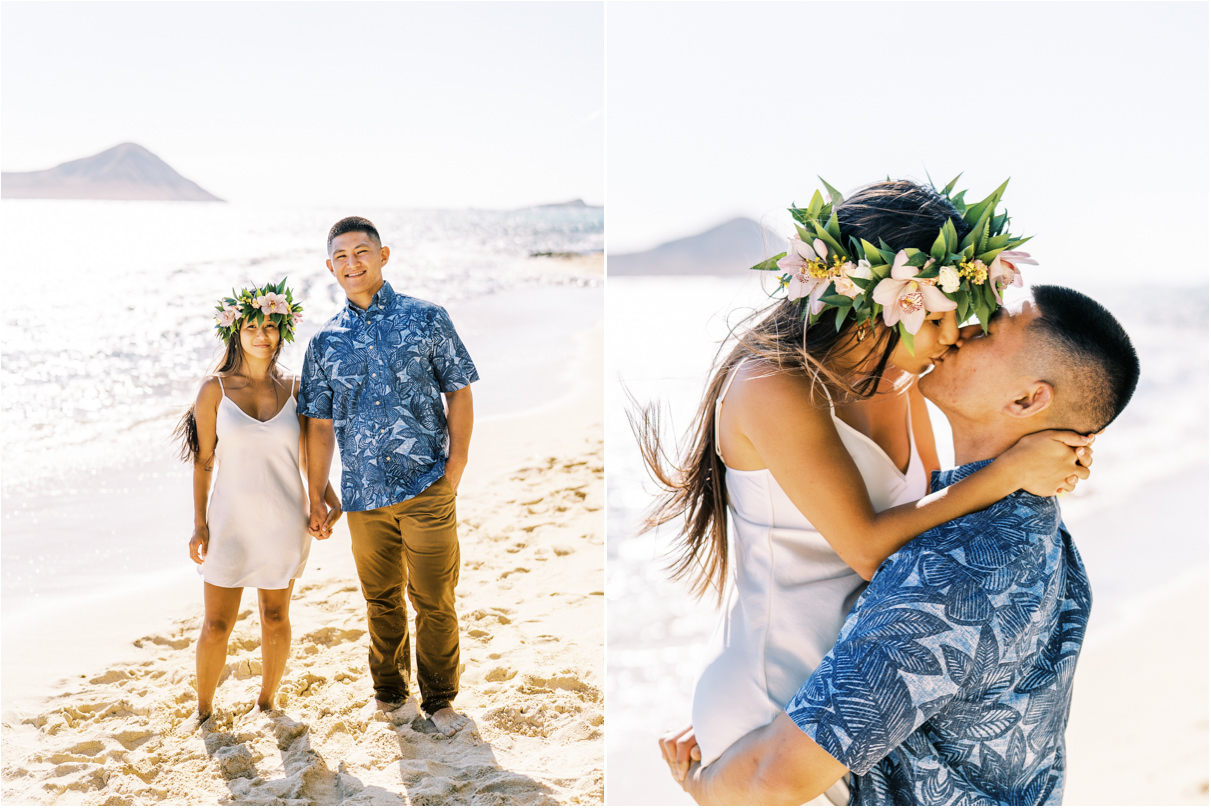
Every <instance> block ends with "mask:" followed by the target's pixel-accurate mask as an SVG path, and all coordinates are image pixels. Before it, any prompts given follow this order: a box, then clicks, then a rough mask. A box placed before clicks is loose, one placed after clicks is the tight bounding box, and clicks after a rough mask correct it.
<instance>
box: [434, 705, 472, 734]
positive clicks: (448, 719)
mask: <svg viewBox="0 0 1211 808" xmlns="http://www.w3.org/2000/svg"><path fill="white" fill-rule="evenodd" d="M429 720H430V721H432V722H433V726H435V727H437V731H438V732H440V733H441V734H442V735H445V736H446V737H447V738H449V737H451V736H453V735H454V733H456V732H458V731H459V730H460V729H462V728H463V727H465V726H466V725H467V717H466V716H465V715H459V714H458V713H456V712H454V708H453V707H443V708H441V709H440V710H438V711H437V712H435V713H433V714H432V715H430V716H429Z"/></svg>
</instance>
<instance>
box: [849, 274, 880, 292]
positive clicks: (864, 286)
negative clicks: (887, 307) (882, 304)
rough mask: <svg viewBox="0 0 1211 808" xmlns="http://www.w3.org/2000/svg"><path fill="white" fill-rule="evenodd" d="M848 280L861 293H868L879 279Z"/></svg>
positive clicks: (852, 278) (854, 278) (853, 278)
mask: <svg viewBox="0 0 1211 808" xmlns="http://www.w3.org/2000/svg"><path fill="white" fill-rule="evenodd" d="M850 280H851V281H853V284H854V286H856V287H858V288H859V289H861V290H862V291H863V292H867V291H870V287H872V286H874V285H875V284H876V283H878V282H879V279H878V278H874V277H871V278H856V277H851V278H850Z"/></svg>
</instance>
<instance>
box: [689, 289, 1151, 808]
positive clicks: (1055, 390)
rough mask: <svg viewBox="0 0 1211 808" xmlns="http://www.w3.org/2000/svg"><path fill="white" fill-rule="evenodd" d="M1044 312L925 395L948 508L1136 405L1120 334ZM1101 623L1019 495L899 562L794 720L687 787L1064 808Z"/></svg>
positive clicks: (1091, 315) (1050, 519)
mask: <svg viewBox="0 0 1211 808" xmlns="http://www.w3.org/2000/svg"><path fill="white" fill-rule="evenodd" d="M1033 292H1034V300H1033V301H1029V300H1027V301H1024V302H1022V303H1021V304H1019V305H1017V306H1010V307H1006V308H1004V309H1001V310H1000V311H998V312H997V314H996V315H994V317H993V319H992V321H991V323H990V324H989V331H988V334H987V335H984V334H982V333H981V332H980V329H979V327H975V328H974V329H964V332H963V335H962V336H963V340H962V341H961V347H957V348H953V349H952V350H951V351H950V352H949V353H948V354H946V355H945V356H944V357H943V358H942V361H940V362H939V363H938V364H937V365H936V366H935V367H934V369H933V370H932V371H931V372H930V373H929V374H927V375H925V376H923V377H921V380H920V382H919V383H920V389H921V392H922V393H923V394H924V395H925V396H926V397H927V398H929V399H930V400H931V401H933V402H934V403H935V404H937V406H938V407H939V408H940V409H941V410H942V412H943V413H945V414H946V416H947V418H948V419H949V421H950V424H951V427H952V430H953V433H954V446H955V461H956V462H957V463H959V464H961V465H960V466H959V467H958V468H956V469H951V470H949V471H944V472H940V473H937V474H935V476H934V479H933V487H934V489H935V490H936V489H938V488H941V487H944V486H947V485H951V484H952V483H954V482H955V481H957V480H959V479H962V478H963V477H965V476H967V475H969V474H971V473H973V472H974V471H976V470H977V469H979V468H981V467H983V466H984V465H987V464H988V463H989V462H991V460H992V459H993V458H995V457H996V456H997V455H999V454H1000V453H1001V452H1003V451H1005V450H1006V449H1008V448H1009V447H1010V446H1012V445H1013V444H1014V443H1015V442H1016V441H1017V440H1018V438H1020V437H1021V436H1023V435H1027V434H1030V433H1033V432H1038V431H1041V430H1044V429H1052V428H1063V429H1073V430H1076V431H1078V432H1082V433H1086V434H1088V433H1093V432H1098V431H1100V430H1102V429H1103V428H1105V426H1106V425H1107V424H1109V423H1110V422H1111V421H1112V420H1113V419H1114V418H1115V417H1116V416H1117V415H1118V414H1119V412H1121V411H1122V409H1123V407H1124V406H1126V404H1127V401H1128V400H1129V399H1130V398H1131V394H1132V392H1133V391H1134V389H1135V384H1136V381H1137V380H1138V378H1139V361H1138V359H1137V358H1136V355H1135V351H1134V349H1133V348H1132V346H1131V341H1130V339H1129V338H1128V337H1127V334H1126V333H1125V332H1124V331H1123V329H1122V327H1121V326H1120V325H1119V324H1118V322H1116V321H1115V319H1114V318H1113V316H1111V315H1110V313H1109V312H1107V311H1106V310H1105V309H1104V308H1102V307H1101V306H1100V305H1099V304H1098V303H1096V302H1095V301H1093V300H1092V299H1090V298H1088V297H1086V296H1085V295H1082V294H1081V293H1079V292H1075V291H1073V290H1071V289H1065V288H1063V287H1057V286H1038V287H1035V288H1034V290H1033ZM1044 380H1047V381H1044ZM1089 607H1090V591H1089V582H1088V580H1087V579H1086V577H1085V570H1084V567H1083V565H1082V564H1081V559H1080V556H1079V555H1078V554H1077V551H1076V547H1075V546H1074V545H1073V543H1072V539H1071V537H1070V536H1069V535H1068V531H1067V529H1066V528H1065V527H1064V525H1063V522H1062V521H1061V520H1060V512H1059V507H1058V505H1057V503H1056V500H1055V498H1054V497H1051V498H1042V497H1036V496H1033V495H1031V494H1028V493H1026V492H1024V491H1018V492H1016V493H1015V494H1013V495H1011V496H1009V497H1007V498H1005V499H1003V500H1001V501H1000V502H998V503H996V504H994V505H993V506H992V507H990V508H988V509H986V510H984V511H980V512H978V513H974V514H970V515H968V516H965V517H962V518H960V519H956V520H954V521H952V522H949V523H947V524H944V525H942V526H940V527H938V528H935V529H933V530H930V531H927V532H926V533H924V534H922V535H921V536H919V537H917V538H916V539H914V540H913V541H912V542H910V543H909V544H907V545H905V546H904V547H903V548H902V549H901V550H900V551H899V552H897V553H895V554H894V555H892V556H891V557H890V558H888V559H887V561H885V562H884V563H883V565H882V566H881V567H880V568H879V570H878V572H877V573H876V574H875V576H874V577H873V578H872V580H871V582H870V586H869V587H867V589H866V591H865V592H864V593H863V594H862V596H861V597H860V598H859V600H858V602H857V604H856V605H855V606H854V608H853V611H851V612H850V614H849V617H848V618H847V619H846V622H845V625H844V626H843V627H842V629H841V634H840V636H839V637H838V639H837V644H836V646H835V647H834V648H833V650H832V651H831V652H830V653H829V654H828V656H826V657H825V658H824V660H823V661H822V662H821V664H820V666H819V667H818V668H817V669H816V671H815V672H814V673H813V674H812V677H811V678H810V679H809V680H808V681H807V682H806V683H805V684H804V685H803V686H802V687H801V688H800V690H799V692H798V693H797V694H796V695H795V697H794V698H793V699H792V700H791V702H790V704H788V705H787V707H786V711H785V712H784V713H782V714H781V715H779V717H778V718H776V719H775V720H774V721H773V722H771V723H770V724H768V725H766V726H765V727H762V728H760V729H757V730H754V731H753V732H751V733H749V734H748V735H746V736H745V737H744V738H741V739H740V740H739V741H737V742H736V743H735V744H734V745H733V746H732V747H731V748H729V749H728V750H727V751H726V752H725V753H724V754H723V756H722V757H720V758H719V759H718V760H717V761H715V762H714V763H712V764H711V765H709V766H707V767H705V768H702V767H700V766H699V765H698V764H693V765H692V766H691V768H690V772H689V774H688V775H687V776H686V778H685V780H684V781H683V783H682V784H683V786H684V787H685V788H686V790H687V791H688V792H689V793H690V794H691V795H692V796H693V797H694V798H695V799H696V800H697V801H698V802H699V803H702V804H756V805H761V804H767V805H768V804H801V803H803V802H806V801H807V800H810V799H813V798H815V797H817V796H819V795H820V794H822V793H823V792H824V791H825V789H827V788H828V787H829V786H831V785H832V784H833V783H835V782H836V781H837V780H838V779H840V778H841V777H842V776H843V775H844V774H845V773H846V772H847V771H848V772H850V773H852V779H851V784H850V788H851V793H850V801H851V804H853V805H941V804H960V805H1040V804H1046V805H1051V804H1058V803H1059V802H1060V799H1061V797H1062V795H1063V786H1064V767H1065V753H1064V728H1065V725H1066V724H1067V721H1068V708H1069V704H1070V701H1071V697H1072V679H1073V673H1074V672H1075V669H1076V661H1077V655H1078V653H1079V652H1080V649H1081V642H1082V640H1083V638H1084V634H1085V626H1086V623H1087V620H1088V617H1089ZM805 619H810V616H805Z"/></svg>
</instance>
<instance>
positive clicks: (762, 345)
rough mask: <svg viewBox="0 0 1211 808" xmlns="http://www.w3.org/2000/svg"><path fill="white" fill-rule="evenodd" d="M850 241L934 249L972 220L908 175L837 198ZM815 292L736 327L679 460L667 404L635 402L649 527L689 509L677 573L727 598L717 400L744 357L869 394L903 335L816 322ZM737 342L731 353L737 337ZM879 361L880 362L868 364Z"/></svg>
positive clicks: (828, 394)
mask: <svg viewBox="0 0 1211 808" xmlns="http://www.w3.org/2000/svg"><path fill="white" fill-rule="evenodd" d="M836 212H837V222H838V224H840V226H841V234H842V236H843V238H842V243H846V241H848V237H849V236H851V235H853V236H856V237H858V238H863V239H866V240H867V241H869V242H870V243H872V244H878V243H879V240H880V239H882V240H883V242H884V243H886V244H887V246H888V247H890V248H891V249H893V250H901V249H905V248H908V247H915V248H917V249H919V250H926V251H928V250H929V248H930V247H931V246H932V245H933V242H934V239H935V238H937V235H938V230H939V229H940V228H941V227H942V226H943V225H944V224H945V223H946V220H947V219H950V220H951V221H952V222H953V223H954V226H955V228H956V230H957V231H958V233H959V238H962V237H963V236H964V235H965V234H966V232H967V230H969V229H970V227H969V226H968V225H966V224H964V222H963V219H962V217H961V216H959V213H958V211H956V210H955V208H954V206H953V205H952V204H951V203H950V202H949V200H947V199H946V197H944V196H942V195H941V194H939V193H937V192H936V191H934V190H933V189H932V188H928V187H926V186H922V185H918V184H917V183H915V182H910V181H908V180H888V181H886V182H877V183H874V184H872V185H867V186H865V187H863V188H860V189H859V190H858V191H856V192H855V193H854V194H852V195H851V196H850V197H849V198H848V199H846V200H845V201H844V202H842V203H841V204H840V205H838V206H837V208H836ZM805 302H806V301H795V302H791V301H788V300H782V301H779V302H777V303H774V304H772V305H771V306H769V307H766V308H765V309H763V310H760V311H757V312H754V313H753V314H752V315H751V316H750V317H748V318H746V319H745V320H743V321H741V322H740V323H739V324H738V325H736V326H735V327H733V328H732V329H731V333H730V335H729V339H728V340H727V341H725V343H724V345H723V346H721V347H720V351H719V354H717V358H716V366H715V371H714V373H713V375H712V376H711V380H710V383H709V384H708V385H707V388H706V393H705V394H704V396H703V398H702V402H701V403H700V404H699V405H698V412H697V414H696V415H695V417H694V421H693V424H692V425H691V427H690V429H689V431H688V432H687V434H686V437H685V441H684V444H685V445H687V446H688V447H689V448H688V450H687V451H686V452H685V453H684V454H683V455H682V456H681V459H680V460H679V461H676V462H675V461H672V460H670V458H669V456H668V454H667V453H666V452H665V451H664V449H663V448H662V447H661V441H660V433H661V429H660V417H659V411H658V409H657V408H656V407H654V406H647V407H643V408H641V409H640V411H639V413H638V414H636V413H634V412H628V414H627V416H628V419H629V420H630V423H631V429H632V431H633V432H634V433H635V436H636V439H637V440H638V442H639V449H640V453H641V454H642V456H643V460H644V463H645V464H646V466H647V468H648V472H649V474H651V476H652V478H653V479H654V480H655V481H656V483H657V485H659V487H660V488H661V490H662V493H661V495H660V497H659V498H658V499H657V500H656V502H655V503H654V504H653V505H652V507H651V508H650V509H649V510H648V511H647V513H646V514H645V515H644V518H643V521H642V523H641V529H642V530H651V529H653V528H656V527H659V526H661V525H663V524H665V523H667V522H671V521H674V520H676V519H678V518H682V517H684V522H683V524H682V526H681V529H680V530H679V532H678V534H677V536H676V537H675V544H674V547H673V549H672V550H671V552H670V562H669V567H668V569H669V573H670V575H671V576H672V577H673V578H675V579H678V580H685V581H687V582H688V584H689V586H690V589H691V591H692V592H693V593H694V595H695V596H698V597H701V596H703V595H705V594H706V593H707V592H708V591H709V590H710V589H712V588H714V589H715V591H716V594H717V596H718V598H719V599H720V600H722V598H723V593H724V591H725V587H724V585H725V584H726V582H727V573H728V568H727V565H728V562H727V489H726V487H725V485H724V474H725V467H724V464H723V460H722V459H721V458H720V457H719V454H718V453H717V452H716V450H715V402H716V400H718V398H719V396H720V394H722V392H723V386H724V384H725V383H726V382H727V378H728V376H729V375H730V374H731V373H732V371H733V370H734V369H735V368H736V367H737V366H738V365H739V364H740V363H741V362H743V361H745V360H747V359H757V360H759V361H760V362H763V363H764V364H766V365H767V366H768V367H769V368H770V372H777V373H786V372H796V373H803V374H805V375H806V376H808V377H810V378H811V379H812V398H813V403H814V404H815V405H816V406H828V405H829V404H830V403H836V404H842V403H847V402H853V401H860V400H864V399H868V398H870V397H871V396H873V395H874V394H875V393H876V392H878V390H879V383H880V382H881V381H882V378H883V373H884V371H885V370H886V369H887V363H888V362H889V361H890V360H891V356H892V353H893V352H894V351H895V349H896V345H897V344H898V343H899V340H900V336H899V331H898V330H897V329H891V328H882V327H879V328H876V329H874V330H873V334H874V339H871V340H864V341H862V342H861V343H859V344H860V345H861V347H860V348H855V347H854V345H855V340H854V339H853V336H854V330H855V329H857V328H863V327H865V326H862V325H859V324H857V323H855V322H854V321H853V320H850V321H848V322H847V323H846V324H845V325H844V326H842V328H841V330H840V331H838V330H837V329H836V326H835V325H834V323H833V320H832V318H831V317H824V318H822V319H821V320H819V321H818V322H817V323H816V324H815V325H811V326H809V325H808V324H807V320H806V319H805V318H804V316H803V308H802V307H803V305H804V304H805ZM732 339H735V340H736V344H735V345H734V347H732V348H731V350H730V351H729V352H728V353H727V354H726V356H724V358H723V360H722V361H719V360H718V356H719V355H722V354H723V351H724V350H725V349H726V347H727V343H728V342H730V340H732ZM866 368H870V370H866Z"/></svg>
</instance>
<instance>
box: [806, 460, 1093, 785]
mask: <svg viewBox="0 0 1211 808" xmlns="http://www.w3.org/2000/svg"><path fill="white" fill-rule="evenodd" d="M990 462H991V461H987V460H986V461H982V462H980V463H971V464H968V465H966V466H963V467H961V468H958V469H952V470H949V471H945V472H941V473H938V474H935V476H934V482H933V487H934V489H935V490H937V489H938V488H942V487H945V486H948V485H951V484H953V483H955V482H957V481H959V480H961V479H963V478H964V477H966V476H968V475H969V474H972V473H973V472H975V471H976V470H977V469H979V468H982V467H983V466H985V465H987V464H988V463H990ZM1090 604H1091V594H1090V590H1089V582H1088V579H1087V578H1086V576H1085V568H1084V565H1083V564H1082V563H1081V559H1080V555H1079V554H1078V553H1077V551H1076V548H1075V547H1074V546H1073V544H1072V540H1071V537H1070V536H1069V535H1068V531H1067V529H1066V528H1065V527H1064V525H1063V523H1062V522H1061V521H1060V514H1059V508H1058V507H1057V505H1056V502H1055V500H1054V499H1043V498H1040V497H1035V496H1032V495H1030V494H1027V493H1025V492H1024V491H1018V492H1017V493H1015V494H1013V495H1012V496H1010V497H1007V498H1006V499H1003V500H1001V501H1000V502H998V503H996V504H995V505H993V506H992V507H991V508H988V509H986V510H984V511H981V512H979V513H975V514H971V515H969V516H965V517H962V518H960V519H956V520H954V521H952V522H948V523H947V524H945V525H941V526H940V527H937V528H935V529H933V530H930V531H928V532H926V533H924V534H922V535H921V536H919V537H917V538H916V539H914V540H913V541H912V542H910V543H909V544H907V545H906V546H905V547H904V548H903V549H901V550H900V551H899V552H898V553H896V554H895V555H893V556H891V558H889V559H887V561H885V562H884V563H883V565H882V566H881V567H880V568H879V571H878V572H877V573H876V574H875V576H874V578H873V580H872V581H871V583H870V586H868V587H867V589H866V591H865V592H864V593H863V594H862V596H861V598H859V600H858V602H857V604H856V605H855V606H854V609H853V611H851V612H850V614H849V617H848V618H847V619H846V622H845V625H844V627H843V628H842V629H841V634H840V636H839V637H838V640H837V644H836V646H835V647H834V648H833V650H832V651H831V652H830V653H829V654H828V656H826V657H825V658H824V660H823V662H821V664H820V666H819V667H818V668H817V669H816V671H815V673H814V674H813V675H812V677H811V679H810V680H808V682H806V683H805V684H804V685H803V687H802V688H801V689H800V690H799V692H798V693H797V694H796V695H795V697H794V698H793V699H792V700H791V702H790V704H788V705H787V708H786V712H787V714H788V715H790V717H791V718H792V719H793V720H794V721H795V723H796V724H797V725H798V726H799V727H800V729H802V730H803V731H804V732H805V733H807V734H808V735H809V736H811V737H812V739H813V740H815V741H816V743H818V744H820V746H821V747H823V748H824V750H825V751H826V752H828V753H829V754H830V755H832V756H833V757H834V758H836V759H837V760H838V761H840V762H841V763H843V764H844V765H845V766H846V767H848V768H849V770H850V771H851V772H852V773H853V778H852V783H851V791H850V795H851V796H850V799H851V803H852V804H854V805H948V804H953V805H1054V804H1059V802H1060V798H1061V796H1062V794H1063V785H1064V760H1065V759H1064V736H1063V733H1064V728H1065V726H1066V725H1067V722H1068V710H1069V705H1070V703H1071V699H1072V680H1073V674H1074V672H1075V670H1076V660H1077V655H1078V654H1079V652H1080V648H1081V642H1082V641H1083V639H1084V635H1085V626H1086V624H1087V623H1088V619H1089V608H1090Z"/></svg>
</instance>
